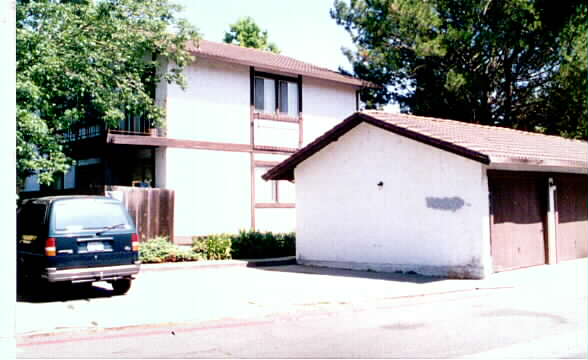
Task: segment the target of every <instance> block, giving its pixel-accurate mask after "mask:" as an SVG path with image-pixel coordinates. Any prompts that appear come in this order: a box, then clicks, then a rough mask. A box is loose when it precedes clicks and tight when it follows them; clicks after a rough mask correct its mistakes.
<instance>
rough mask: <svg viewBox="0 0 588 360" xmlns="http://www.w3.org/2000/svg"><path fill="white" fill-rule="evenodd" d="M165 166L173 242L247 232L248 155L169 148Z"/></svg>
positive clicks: (249, 179) (248, 209) (248, 206)
mask: <svg viewBox="0 0 588 360" xmlns="http://www.w3.org/2000/svg"><path fill="white" fill-rule="evenodd" d="M166 163H167V164H166V169H167V170H166V187H167V188H168V189H173V190H175V212H174V230H175V234H174V235H175V237H176V238H178V237H180V238H181V237H184V238H187V237H191V236H194V235H208V234H215V233H220V232H238V231H239V230H240V229H248V228H250V225H251V195H250V194H251V191H250V186H251V185H250V184H251V177H250V175H249V174H250V163H251V161H250V155H249V154H248V153H235V152H221V151H208V150H194V149H177V148H168V149H167V152H166ZM180 240H181V239H180Z"/></svg>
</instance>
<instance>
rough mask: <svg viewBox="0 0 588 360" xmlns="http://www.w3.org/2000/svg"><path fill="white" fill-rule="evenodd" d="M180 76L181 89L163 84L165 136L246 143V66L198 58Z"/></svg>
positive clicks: (247, 117)
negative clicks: (182, 78)
mask: <svg viewBox="0 0 588 360" xmlns="http://www.w3.org/2000/svg"><path fill="white" fill-rule="evenodd" d="M184 75H185V76H186V80H187V84H188V87H187V88H186V89H185V90H182V89H181V88H180V87H179V86H177V85H175V84H172V85H168V87H167V102H166V111H167V118H166V125H167V136H168V137H170V138H175V139H187V140H198V141H214V142H227V143H237V144H249V143H250V137H249V132H250V125H249V109H250V106H249V68H248V67H247V66H242V65H232V64H228V63H222V62H211V61H208V60H205V59H201V58H199V59H197V61H196V63H194V64H192V65H190V66H188V67H187V68H186V69H185V70H184Z"/></svg>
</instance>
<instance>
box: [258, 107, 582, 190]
mask: <svg viewBox="0 0 588 360" xmlns="http://www.w3.org/2000/svg"><path fill="white" fill-rule="evenodd" d="M360 123H368V124H371V125H374V126H376V127H379V128H381V129H384V130H386V131H390V132H392V133H395V134H398V135H402V136H406V137H408V138H411V139H413V140H416V141H419V142H422V143H425V144H428V145H431V146H435V147H437V148H440V149H443V150H446V151H448V152H451V153H454V154H457V155H460V156H463V157H466V158H468V159H471V160H474V161H478V162H481V163H483V164H487V165H490V167H491V168H492V167H494V168H503V169H508V168H509V167H511V168H512V169H513V170H520V169H524V170H529V169H534V170H536V171H541V169H544V170H547V169H553V168H557V169H560V170H562V171H563V170H569V171H574V172H586V170H587V169H588V143H587V142H585V141H580V140H570V139H565V138H562V137H559V136H551V135H543V134H537V133H531V132H526V131H520V130H514V129H509V128H503V127H497V126H486V125H477V124H470V123H464V122H460V121H454V120H445V119H438V118H430V117H422V116H413V115H405V114H392V113H387V112H382V111H363V112H358V113H355V114H353V115H351V116H350V117H348V118H347V119H345V120H344V121H343V122H341V123H339V124H338V125H337V126H335V127H334V128H332V129H331V130H329V131H327V132H326V133H325V134H323V135H322V136H320V137H319V138H317V139H316V140H315V141H313V142H312V143H310V144H308V145H307V146H305V147H304V148H302V149H300V150H299V151H297V152H296V153H294V154H293V155H292V156H290V157H289V158H288V159H286V160H284V161H283V162H281V163H280V164H278V165H276V166H275V167H273V168H272V169H270V170H269V171H268V172H267V173H265V174H264V175H263V178H264V179H265V180H294V168H295V167H296V166H297V165H298V164H300V163H301V162H303V161H304V160H306V159H307V158H309V157H310V156H312V155H313V154H314V153H316V152H318V151H320V150H321V149H322V148H324V147H325V146H327V145H328V144H330V143H331V142H333V141H336V140H337V139H338V138H339V137H340V136H342V135H343V134H345V133H347V132H348V131H349V130H351V129H352V128H354V127H355V126H357V125H359V124H360Z"/></svg>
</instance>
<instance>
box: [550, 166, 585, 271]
mask: <svg viewBox="0 0 588 360" xmlns="http://www.w3.org/2000/svg"><path fill="white" fill-rule="evenodd" d="M555 184H556V185H557V200H556V206H557V236H556V241H557V261H558V262H560V261H565V260H572V259H578V258H583V257H586V256H587V255H588V177H587V176H584V175H558V176H557V177H556V178H555Z"/></svg>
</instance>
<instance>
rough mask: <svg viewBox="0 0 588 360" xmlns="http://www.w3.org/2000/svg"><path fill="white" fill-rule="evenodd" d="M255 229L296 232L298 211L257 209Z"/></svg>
mask: <svg viewBox="0 0 588 360" xmlns="http://www.w3.org/2000/svg"><path fill="white" fill-rule="evenodd" d="M255 228H256V229H257V230H259V231H272V232H293V231H296V209H255Z"/></svg>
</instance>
